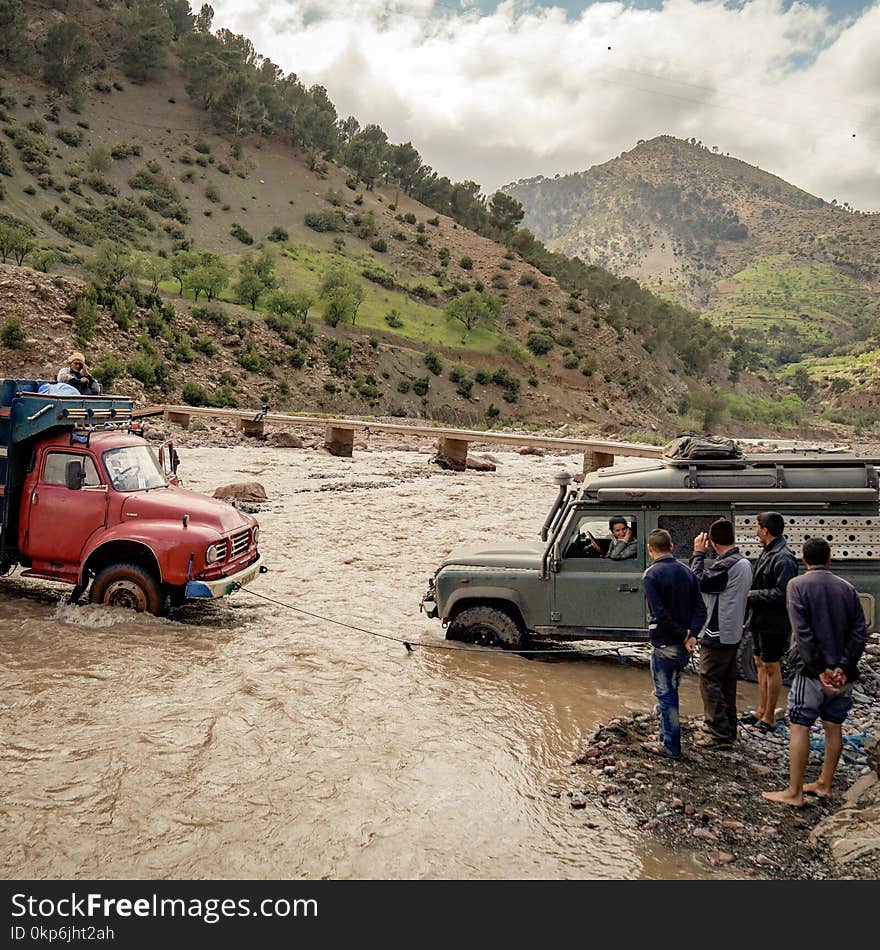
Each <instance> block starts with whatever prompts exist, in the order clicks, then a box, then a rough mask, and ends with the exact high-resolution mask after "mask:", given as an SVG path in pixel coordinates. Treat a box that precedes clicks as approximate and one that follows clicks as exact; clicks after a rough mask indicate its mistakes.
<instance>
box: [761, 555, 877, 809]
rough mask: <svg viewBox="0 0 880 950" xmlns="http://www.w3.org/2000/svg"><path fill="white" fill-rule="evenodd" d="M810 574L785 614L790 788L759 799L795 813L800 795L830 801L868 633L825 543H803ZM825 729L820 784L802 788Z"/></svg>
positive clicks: (794, 587)
mask: <svg viewBox="0 0 880 950" xmlns="http://www.w3.org/2000/svg"><path fill="white" fill-rule="evenodd" d="M803 560H804V563H805V564H806V565H807V573H806V574H804V575H803V576H801V577H796V578H795V579H794V580H793V581H792V582H791V583H790V584H789V585H788V614H789V616H790V618H791V626H792V629H793V630H794V636H795V643H794V646H793V647H792V650H791V654H790V656H789V663H790V665H791V667H792V669H793V670H796V673H795V677H794V679H793V680H792V684H791V692H790V693H789V694H788V718H789V721H790V723H791V752H790V756H789V783H788V788H786V789H783V790H782V791H779V792H764V793H763V795H764V798H766V799H768V800H769V801H771V802H777V803H779V804H781V805H792V806H793V807H795V808H800V807H802V806H803V804H804V792H812V793H813V794H815V795H819V796H820V797H823V798H830V797H831V785H832V782H833V781H834V773H835V771H836V770H837V763H838V762H839V761H840V752H841V749H842V748H843V721H844V719H846V714H847V713H848V712H849V711H850V709H852V686H851V684H852V682H853V680H855V679H858V675H859V669H858V664H859V659H860V658H861V655H862V652H863V651H864V649H865V641H866V640H867V639H868V632H867V628H866V625H865V612H864V610H863V609H862V605H861V602H860V601H859V595H858V593H857V592H856V589H855V588H854V587H853V586H852V584H850V583H849V582H848V581H845V580H844V579H843V578H842V577H836V576H835V575H834V574H832V573H831V548H830V547H829V545H828V542H827V541H826V540H825V539H824V538H810V540H809V541H807V542H806V544H804V557H803ZM817 719H821V720H822V725H823V727H824V729H825V757H824V759H823V762H822V774H821V775H820V776H819V781H818V782H811V783H810V784H809V785H804V775H805V773H806V769H807V760H808V759H809V756H810V729H811V727H812V725H813V723H814V722H815V721H816V720H817Z"/></svg>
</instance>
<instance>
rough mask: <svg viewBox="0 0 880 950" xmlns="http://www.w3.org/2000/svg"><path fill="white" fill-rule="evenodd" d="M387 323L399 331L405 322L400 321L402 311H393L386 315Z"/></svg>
mask: <svg viewBox="0 0 880 950" xmlns="http://www.w3.org/2000/svg"><path fill="white" fill-rule="evenodd" d="M385 322H386V323H387V324H388V326H389V327H394V329H398V328H399V327H402V326H403V320H401V319H400V311H399V310H392V311H391V312H390V313H386V314H385Z"/></svg>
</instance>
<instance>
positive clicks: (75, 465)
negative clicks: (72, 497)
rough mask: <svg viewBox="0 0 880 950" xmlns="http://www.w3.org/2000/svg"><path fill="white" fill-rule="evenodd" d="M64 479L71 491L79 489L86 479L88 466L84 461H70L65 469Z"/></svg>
mask: <svg viewBox="0 0 880 950" xmlns="http://www.w3.org/2000/svg"><path fill="white" fill-rule="evenodd" d="M64 480H65V483H66V484H67V487H68V488H69V489H70V490H71V491H79V490H80V489H81V488H82V487H83V482H85V480H86V467H85V465H83V463H82V462H68V463H67V466H66V467H65V469H64Z"/></svg>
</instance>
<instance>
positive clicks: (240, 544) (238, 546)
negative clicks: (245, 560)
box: [229, 531, 250, 558]
mask: <svg viewBox="0 0 880 950" xmlns="http://www.w3.org/2000/svg"><path fill="white" fill-rule="evenodd" d="M249 539H250V531H242V532H241V533H239V534H234V535H233V536H232V551H231V552H230V554H229V556H230V558H233V557H238V555H239V554H244V552H245V551H247V547H248V540H249Z"/></svg>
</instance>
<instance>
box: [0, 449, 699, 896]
mask: <svg viewBox="0 0 880 950" xmlns="http://www.w3.org/2000/svg"><path fill="white" fill-rule="evenodd" d="M183 455H184V467H183V469H182V474H183V475H184V476H185V481H186V484H187V487H191V488H196V489H201V490H206V491H211V490H212V489H213V488H214V486H215V485H217V484H219V483H221V482H229V481H245V480H254V479H256V480H258V481H260V482H262V483H263V484H264V485H265V486H266V488H267V490H268V492H269V496H270V502H269V504H268V506H267V507H266V509H265V510H264V511H263V512H262V513H260V514H259V515H258V517H259V519H260V522H261V526H262V529H263V538H262V542H261V547H262V549H263V552H264V556H265V559H266V563H267V564H268V565H269V567H270V569H271V570H270V573H268V574H266V575H264V576H263V577H262V578H260V579H259V580H258V581H257V582H256V584H255V585H254V589H255V590H258V591H260V592H262V593H264V594H265V595H267V596H270V597H272V598H276V599H278V600H280V601H284V602H288V603H294V604H297V605H299V606H301V607H303V608H306V609H309V610H311V611H313V612H315V613H318V614H322V615H324V616H332V617H338V618H340V619H345V620H348V621H350V622H353V623H355V624H358V625H361V626H364V627H369V628H371V629H378V630H381V631H383V632H386V633H390V634H392V635H395V636H406V637H408V638H411V639H413V640H416V641H419V640H422V641H429V642H435V643H440V642H442V640H441V639H440V638H441V636H442V630H441V628H440V626H439V624H438V623H437V621H428V620H427V619H425V618H424V617H422V616H420V614H419V612H418V601H419V598H420V596H421V594H422V593H423V590H424V587H425V582H426V579H427V577H428V576H429V575H430V573H431V572H432V570H433V569H434V567H435V566H436V564H437V562H438V561H439V559H440V558H441V557H442V556H443V555H444V554H445V553H446V552H447V551H448V550H450V549H451V548H452V547H454V546H457V545H459V544H461V543H483V542H489V543H491V542H494V541H497V540H498V539H502V538H503V539H514V540H528V539H533V538H535V537H536V535H537V533H538V531H539V530H540V526H541V523H542V522H543V519H544V515H545V513H546V510H547V508H548V506H549V505H550V504H551V503H552V500H553V497H554V495H555V488H554V487H553V485H552V483H551V476H552V474H553V473H554V472H555V471H557V470H558V468H557V466H558V465H559V464H563V463H567V467H568V468H569V469H573V468H575V467H576V466H577V464H579V461H580V460H579V458H570V459H558V458H551V457H548V458H522V457H520V456H518V455H516V454H513V453H499V454H498V455H497V458H498V459H499V460H500V462H501V464H499V466H498V471H497V472H496V473H494V474H475V473H473V472H468V473H466V474H451V473H443V472H440V471H438V470H437V469H436V468H435V467H433V466H431V465H429V462H428V457H427V456H426V455H425V454H420V453H417V452H403V451H386V452H375V453H365V452H361V453H358V454H357V456H356V457H355V459H353V460H346V459H337V458H332V457H330V456H326V455H323V454H319V453H315V452H303V451H292V450H283V449H272V448H267V447H264V446H260V445H258V446H256V447H254V448H249V447H237V448H230V449H216V448H198V449H188V450H186V451H185V452H183ZM65 592H66V589H64V590H62V589H61V588H60V587H56V586H55V585H51V584H47V583H39V582H33V581H30V582H29V581H26V580H21V579H18V578H16V577H12V578H7V579H2V580H0V738H2V746H0V755H2V769H0V876H2V877H6V878H14V877H36V878H53V877H86V878H99V877H106V878H124V877H132V878H286V877H308V878H324V877H326V878H412V877H433V878H437V877H448V878H591V877H592V878H596V877H627V878H637V877H653V878H657V877H663V878H668V877H692V876H701V875H702V873H703V872H702V871H701V869H700V868H699V867H697V866H696V865H695V864H694V863H692V862H691V861H690V860H689V859H687V858H684V857H679V856H675V855H670V854H666V853H664V852H663V851H662V850H661V849H659V847H658V846H657V845H655V844H652V843H651V841H650V839H648V838H646V837H645V836H644V835H643V834H640V833H639V832H638V830H637V829H636V828H635V827H634V826H633V825H632V823H630V822H628V820H627V817H626V815H625V814H622V813H621V812H619V811H617V810H613V809H605V808H602V807H600V804H599V802H598V801H597V802H595V803H593V802H590V803H588V806H587V808H585V809H583V810H578V811H575V810H573V809H572V808H571V806H570V803H569V800H568V798H567V797H566V796H565V795H564V794H563V795H562V797H555V796H554V792H559V791H560V790H565V789H567V788H570V787H571V786H572V779H571V765H570V763H571V761H572V759H573V758H574V757H575V756H576V755H577V753H578V749H579V748H580V747H581V745H582V739H583V736H584V734H585V733H586V732H588V731H589V730H590V729H591V728H592V727H593V726H594V725H595V724H596V723H598V722H599V721H602V720H607V719H608V718H609V717H611V716H614V715H619V714H621V713H622V712H624V711H626V710H628V709H646V708H649V707H650V705H651V704H652V703H653V697H652V696H651V687H650V675H649V673H648V672H647V671H646V670H645V669H643V668H636V667H628V666H622V665H618V664H616V663H609V662H603V661H596V660H577V661H567V662H552V663H551V662H540V661H536V660H526V659H523V658H519V657H513V656H510V655H507V654H500V653H499V654H487V653H479V654H474V653H471V654H467V653H447V652H443V651H436V650H419V649H417V650H416V651H415V652H414V653H412V654H408V653H407V652H405V650H404V649H403V648H402V647H401V646H399V645H398V644H395V643H391V642H388V641H385V640H380V639H375V638H372V637H369V636H365V635H363V634H359V633H355V632H352V631H350V630H346V629H343V628H341V627H337V626H333V625H332V624H328V623H325V622H322V621H318V620H314V619H311V618H308V617H304V616H302V615H298V614H296V613H293V612H291V611H289V610H286V609H284V608H282V607H279V606H276V605H273V604H270V603H267V602H265V601H261V600H259V599H256V598H254V597H252V596H250V595H249V594H247V593H244V592H242V593H239V594H236V595H235V596H234V597H232V598H229V599H227V600H226V601H224V602H220V603H216V604H199V605H194V606H189V607H187V608H186V609H185V610H184V612H183V614H182V616H181V617H180V618H179V619H177V620H169V619H158V618H155V617H148V616H143V615H141V616H138V615H132V614H129V613H128V612H125V611H120V610H115V609H111V608H99V607H93V606H79V607H72V606H69V605H66V604H64V603H63V601H62V596H63V594H64V593H65ZM683 694H684V706H685V711H694V710H695V709H696V708H697V705H698V697H697V693H696V689H695V684H694V683H693V682H690V681H687V682H686V683H685V685H684V687H683Z"/></svg>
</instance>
